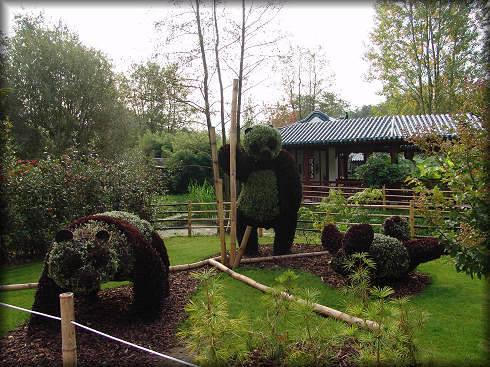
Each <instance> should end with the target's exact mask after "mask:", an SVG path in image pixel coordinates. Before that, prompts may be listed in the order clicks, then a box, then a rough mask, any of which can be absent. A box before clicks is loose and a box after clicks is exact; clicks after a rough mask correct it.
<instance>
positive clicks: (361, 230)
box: [344, 223, 374, 254]
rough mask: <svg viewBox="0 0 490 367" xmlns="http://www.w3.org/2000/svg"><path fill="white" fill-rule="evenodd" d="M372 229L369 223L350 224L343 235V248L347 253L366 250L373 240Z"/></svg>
mask: <svg viewBox="0 0 490 367" xmlns="http://www.w3.org/2000/svg"><path fill="white" fill-rule="evenodd" d="M373 236H374V230H373V227H372V226H371V225H370V224H367V223H361V224H354V225H353V226H351V227H350V228H349V229H348V230H347V232H345V236H344V249H345V252H346V253H347V254H353V253H355V252H368V251H369V246H371V242H373Z"/></svg>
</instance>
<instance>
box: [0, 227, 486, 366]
mask: <svg viewBox="0 0 490 367" xmlns="http://www.w3.org/2000/svg"><path fill="white" fill-rule="evenodd" d="M298 239H299V238H298ZM260 242H261V243H271V242H272V239H271V238H270V237H264V238H261V239H260ZM165 244H166V246H167V250H168V253H169V257H170V261H171V264H172V265H178V264H183V263H192V262H196V261H199V260H202V259H204V258H207V257H209V256H211V255H214V254H217V253H218V252H219V239H218V238H217V237H197V236H196V237H172V238H166V239H165ZM227 244H228V246H229V238H228V237H227ZM41 270H42V264H41V263H33V264H28V265H20V266H10V267H5V268H2V275H3V276H2V284H13V283H28V282H36V281H37V280H38V277H39V274H40V272H41ZM418 270H419V271H420V272H424V273H429V274H431V275H432V279H433V282H432V284H431V285H430V286H429V287H428V288H427V289H426V290H425V292H424V293H423V294H421V295H419V296H417V297H415V298H413V299H412V303H413V304H414V305H415V306H416V307H417V308H418V309H420V310H424V311H426V312H429V313H430V318H429V319H428V321H427V322H426V324H425V328H424V330H423V331H422V332H420V333H419V334H418V337H417V340H418V345H419V348H420V350H421V357H422V358H421V361H422V362H423V364H424V365H430V364H431V363H432V364H433V365H436V366H439V365H461V366H465V365H466V366H478V365H482V366H483V365H485V363H486V362H488V360H486V359H485V358H486V356H487V355H488V354H489V351H488V350H485V336H486V335H487V334H486V331H487V328H486V322H487V321H488V320H487V316H488V314H489V313H490V310H489V308H488V306H489V305H488V302H486V301H485V297H486V295H487V293H488V283H487V282H485V281H484V280H479V279H476V278H475V279H471V278H470V277H469V276H467V275H465V274H461V273H457V272H456V271H455V270H454V266H453V265H452V264H450V263H449V261H448V259H440V260H436V261H432V262H430V263H426V264H422V265H420V266H419V268H418ZM282 271H283V270H281V269H276V270H270V271H264V270H258V269H256V268H252V267H245V266H244V267H241V268H240V269H239V272H240V273H242V274H244V275H247V276H249V277H251V278H253V279H255V280H257V281H258V282H261V283H264V284H266V285H269V286H271V285H273V284H274V279H275V278H276V277H277V276H278V275H279V274H280V273H281V272H282ZM296 273H297V274H300V278H299V280H298V282H299V284H300V285H301V286H305V287H306V286H307V287H312V288H317V289H319V290H321V296H320V300H319V303H321V304H324V305H326V306H329V307H333V308H338V309H342V297H341V294H340V292H338V291H336V290H334V289H332V288H330V287H328V286H326V285H325V284H324V283H323V282H322V281H321V280H320V279H318V278H317V277H315V276H313V275H311V274H308V273H302V272H296ZM220 279H221V280H220V281H221V282H222V283H223V285H224V287H225V293H226V294H229V295H230V296H229V297H227V300H228V303H229V306H230V312H231V314H232V315H238V312H239V311H240V310H244V309H245V310H247V309H248V310H250V312H248V314H249V315H256V314H258V313H259V312H263V308H262V306H260V299H259V297H260V296H261V292H259V291H258V290H256V289H254V288H251V287H248V286H246V285H245V284H243V283H241V282H239V281H236V280H234V279H232V278H229V277H227V276H225V275H223V274H222V275H220ZM119 284H121V283H113V282H111V283H107V284H105V285H104V288H106V287H113V286H116V285H119ZM34 293H35V289H30V290H22V291H8V292H0V301H1V302H5V303H10V304H13V305H16V306H20V307H25V308H30V307H31V306H32V302H33V299H34ZM197 296H199V294H198V295H197ZM251 300H254V301H253V302H251ZM0 317H1V320H2V323H1V324H0V333H1V335H5V333H6V332H7V331H8V330H11V329H13V328H15V327H16V325H18V324H19V323H22V322H24V321H25V320H26V319H27V318H28V314H26V313H23V312H20V311H16V310H11V309H6V308H4V307H0ZM251 317H252V319H254V317H253V316H251ZM313 317H317V316H313Z"/></svg>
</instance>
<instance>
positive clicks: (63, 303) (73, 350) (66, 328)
mask: <svg viewBox="0 0 490 367" xmlns="http://www.w3.org/2000/svg"><path fill="white" fill-rule="evenodd" d="M60 308H61V352H62V356H63V367H76V365H77V340H76V337H75V325H73V324H72V323H71V322H72V321H74V320H75V308H74V301H73V293H72V292H69V293H61V294H60Z"/></svg>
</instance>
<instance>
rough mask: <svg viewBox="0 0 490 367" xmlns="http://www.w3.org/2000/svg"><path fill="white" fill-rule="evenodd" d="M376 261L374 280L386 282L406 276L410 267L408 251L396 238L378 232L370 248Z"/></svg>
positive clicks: (371, 254) (370, 253) (370, 252)
mask: <svg viewBox="0 0 490 367" xmlns="http://www.w3.org/2000/svg"><path fill="white" fill-rule="evenodd" d="M369 255H370V256H371V257H372V259H373V260H374V261H375V262H376V271H375V272H374V276H373V281H375V282H376V283H386V282H392V281H397V280H400V279H402V278H403V277H405V276H406V275H407V273H408V269H409V267H410V259H409V257H408V251H407V249H406V248H405V246H403V244H402V243H401V242H400V241H399V240H397V239H396V238H393V237H389V236H386V235H383V234H379V233H376V234H375V235H374V239H373V242H372V244H371V247H370V249H369Z"/></svg>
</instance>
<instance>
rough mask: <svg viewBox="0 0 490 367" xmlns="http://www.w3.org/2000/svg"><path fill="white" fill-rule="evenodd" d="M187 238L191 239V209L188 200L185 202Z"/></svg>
mask: <svg viewBox="0 0 490 367" xmlns="http://www.w3.org/2000/svg"><path fill="white" fill-rule="evenodd" d="M187 236H189V237H192V208H191V201H190V200H187Z"/></svg>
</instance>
